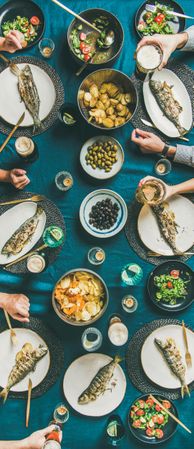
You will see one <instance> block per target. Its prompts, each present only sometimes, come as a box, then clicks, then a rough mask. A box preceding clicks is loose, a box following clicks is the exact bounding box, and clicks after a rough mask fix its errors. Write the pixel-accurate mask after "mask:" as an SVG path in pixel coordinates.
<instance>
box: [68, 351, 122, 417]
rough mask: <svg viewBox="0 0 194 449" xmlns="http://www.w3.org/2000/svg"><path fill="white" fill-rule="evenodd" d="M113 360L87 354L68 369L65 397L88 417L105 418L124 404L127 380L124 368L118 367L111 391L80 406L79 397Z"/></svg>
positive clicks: (112, 380)
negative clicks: (101, 369)
mask: <svg viewBox="0 0 194 449" xmlns="http://www.w3.org/2000/svg"><path fill="white" fill-rule="evenodd" d="M111 360H112V358H111V357H109V356H108V355H105V354H98V353H96V354H93V353H92V354H86V355H83V356H82V357H79V358H78V359H76V360H74V362H73V363H71V365H70V366H69V368H68V369H67V371H66V373H65V376H64V380H63V391H64V395H65V397H66V399H67V401H68V402H69V404H70V405H71V407H73V408H74V410H76V411H77V412H79V413H81V414H82V415H86V416H104V415H107V414H108V413H111V412H112V411H113V410H115V409H116V408H117V407H118V406H119V404H120V403H121V402H122V400H123V398H124V395H125V391H126V378H125V374H124V372H123V370H122V368H121V367H120V366H119V365H117V366H116V368H115V371H114V374H113V377H112V379H111V381H110V386H111V382H114V381H115V384H116V385H114V386H113V387H112V388H111V389H112V391H110V390H106V391H105V393H104V394H103V395H101V396H99V397H98V399H96V401H91V402H89V403H88V404H82V405H80V404H78V397H79V396H80V394H81V393H82V392H83V391H84V390H85V389H86V388H87V387H88V385H89V384H90V382H91V381H92V379H93V378H94V376H95V375H96V374H97V372H98V371H99V369H100V368H102V367H103V366H105V365H106V364H108V363H109V362H111Z"/></svg>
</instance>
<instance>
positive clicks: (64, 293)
mask: <svg viewBox="0 0 194 449" xmlns="http://www.w3.org/2000/svg"><path fill="white" fill-rule="evenodd" d="M108 301H109V293H108V289H107V286H106V284H105V282H104V281H103V279H102V278H101V277H100V276H99V275H98V274H96V273H95V272H94V271H92V270H88V269H86V268H77V269H74V270H71V271H68V272H67V273H65V274H64V275H63V276H62V277H61V278H60V279H59V281H58V282H57V283H56V285H55V288H54V290H53V294H52V305H53V308H54V310H55V312H56V314H57V315H58V316H59V318H61V320H63V321H64V322H66V323H68V324H71V325H74V326H87V325H90V324H92V323H94V321H96V320H98V319H99V318H101V316H102V315H103V314H104V313H105V310H106V308H107V306H108Z"/></svg>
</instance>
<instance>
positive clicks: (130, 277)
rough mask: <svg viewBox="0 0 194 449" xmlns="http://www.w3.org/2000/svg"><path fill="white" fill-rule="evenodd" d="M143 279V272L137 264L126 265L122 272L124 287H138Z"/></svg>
mask: <svg viewBox="0 0 194 449" xmlns="http://www.w3.org/2000/svg"><path fill="white" fill-rule="evenodd" d="M142 278H143V270H142V268H141V267H140V266H139V265H137V264H136V263H129V264H127V265H125V266H124V267H123V269H122V271H121V279H122V283H123V284H124V285H131V286H132V285H138V284H139V283H140V282H141V280H142Z"/></svg>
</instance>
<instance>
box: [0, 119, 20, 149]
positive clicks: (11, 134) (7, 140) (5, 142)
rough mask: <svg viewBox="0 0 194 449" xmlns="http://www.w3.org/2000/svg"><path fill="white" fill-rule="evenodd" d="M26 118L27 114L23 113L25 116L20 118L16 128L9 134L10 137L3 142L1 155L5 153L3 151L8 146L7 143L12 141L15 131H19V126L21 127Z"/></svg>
mask: <svg viewBox="0 0 194 449" xmlns="http://www.w3.org/2000/svg"><path fill="white" fill-rule="evenodd" d="M24 117H25V112H23V114H22V115H21V117H20V118H19V120H18V121H17V123H16V125H15V126H14V128H13V129H12V130H11V132H10V133H9V136H7V138H6V139H5V141H4V142H3V144H2V145H1V147H0V153H1V151H3V149H4V148H5V146H6V145H7V143H8V142H9V141H10V139H11V137H12V136H13V134H14V133H15V131H16V130H17V129H18V126H20V125H21V123H22V122H23V120H24Z"/></svg>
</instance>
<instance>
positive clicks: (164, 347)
mask: <svg viewBox="0 0 194 449" xmlns="http://www.w3.org/2000/svg"><path fill="white" fill-rule="evenodd" d="M154 342H155V344H156V346H157V347H158V349H159V350H160V351H161V352H162V355H163V356H164V358H165V360H166V362H167V364H168V366H169V368H170V369H171V371H172V372H173V373H174V374H175V376H176V377H178V379H179V380H180V382H181V396H182V398H183V397H184V394H185V393H187V394H188V395H189V396H190V392H189V387H188V385H187V384H186V381H185V372H186V368H185V365H183V361H182V357H181V354H180V351H179V350H178V348H177V346H176V343H175V341H174V340H173V338H167V339H166V341H165V342H162V341H161V340H159V339H158V338H155V339H154Z"/></svg>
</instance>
